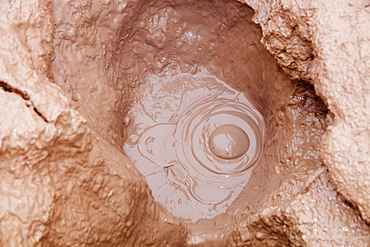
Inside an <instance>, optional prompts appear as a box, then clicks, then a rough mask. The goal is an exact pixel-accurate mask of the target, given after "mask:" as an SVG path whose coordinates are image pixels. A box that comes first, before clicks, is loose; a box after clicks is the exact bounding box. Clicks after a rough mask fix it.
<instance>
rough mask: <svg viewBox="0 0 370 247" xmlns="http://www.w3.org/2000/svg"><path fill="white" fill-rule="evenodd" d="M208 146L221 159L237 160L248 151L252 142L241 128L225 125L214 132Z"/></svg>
mask: <svg viewBox="0 0 370 247" xmlns="http://www.w3.org/2000/svg"><path fill="white" fill-rule="evenodd" d="M208 146H209V149H210V150H211V152H212V153H213V154H214V155H216V156H217V157H219V158H222V159H236V158H239V157H240V156H242V155H243V154H245V153H246V152H247V151H248V149H249V146H250V140H249V137H248V135H247V134H246V133H245V132H244V131H243V130H242V129H241V128H239V127H237V126H235V125H233V124H225V125H221V126H219V127H217V128H216V129H215V130H214V131H213V132H212V134H211V136H210V137H209V144H208Z"/></svg>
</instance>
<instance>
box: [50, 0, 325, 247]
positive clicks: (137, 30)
mask: <svg viewBox="0 0 370 247" xmlns="http://www.w3.org/2000/svg"><path fill="white" fill-rule="evenodd" d="M58 9H61V11H60V13H59V12H56V16H57V17H56V18H57V19H58V18H59V17H58V16H62V15H63V12H62V8H58ZM120 9H122V15H119V16H120V18H121V19H117V20H116V19H115V20H114V22H113V24H111V23H112V22H111V21H110V22H109V23H110V24H111V25H116V26H114V27H115V28H116V30H118V31H117V32H116V34H115V35H116V36H114V37H115V38H113V39H112V38H109V35H107V34H106V35H100V36H98V35H97V36H94V35H95V33H94V35H92V36H86V37H85V36H84V37H81V39H85V40H84V41H85V42H86V43H83V44H84V46H83V45H81V46H76V45H70V46H68V45H66V43H68V42H70V40H69V39H67V38H66V37H64V36H63V35H68V34H69V33H68V28H65V27H64V26H63V25H59V26H58V28H57V31H56V32H57V35H56V39H55V44H56V60H55V61H54V64H53V66H54V67H53V68H54V76H55V79H56V82H57V83H58V84H59V85H60V86H61V87H62V88H63V89H64V90H65V91H66V92H69V94H70V95H71V98H72V99H74V103H75V106H76V108H77V109H80V112H81V114H83V115H84V116H85V117H86V118H87V119H88V124H89V126H90V127H91V128H92V129H93V130H94V131H96V133H97V134H98V135H99V136H101V137H102V138H104V139H105V140H107V141H108V142H109V143H110V144H112V145H114V146H115V147H116V148H117V149H120V150H122V152H124V153H126V154H127V155H128V156H129V157H130V158H131V160H132V161H133V163H134V164H135V166H136V168H137V169H138V170H139V171H140V172H141V173H142V174H143V175H144V176H145V178H146V180H147V183H148V185H149V187H150V188H151V190H152V194H153V196H154V198H155V200H156V201H157V202H160V203H161V204H162V205H163V206H164V207H165V208H166V209H167V211H169V212H170V213H171V214H172V215H174V216H176V217H178V218H181V219H182V220H183V221H182V222H186V223H187V224H189V225H187V226H188V227H189V229H190V228H191V229H193V230H192V234H194V235H197V234H198V233H199V234H200V235H201V236H203V235H204V234H203V233H204V231H205V232H208V233H207V234H211V235H212V236H211V235H210V236H209V237H210V238H214V236H218V237H220V236H221V235H222V236H224V234H226V235H227V233H228V231H231V230H230V229H232V228H231V227H230V226H231V225H232V224H233V222H232V219H231V218H229V216H230V215H233V217H237V218H242V219H246V218H249V217H251V216H253V215H259V214H260V213H261V210H263V209H264V207H265V205H281V204H283V203H284V202H285V201H287V200H290V199H292V198H294V197H295V196H296V195H297V194H298V193H299V192H300V190H301V188H302V187H303V186H306V185H307V184H308V183H309V182H308V181H312V179H315V178H316V177H318V176H320V175H321V174H323V173H325V170H324V169H322V164H321V162H320V160H319V155H320V150H319V142H320V137H321V135H322V134H323V133H324V130H325V128H326V125H327V123H326V120H325V119H326V115H327V109H326V107H325V105H324V103H323V102H322V101H321V99H320V98H319V97H317V96H316V95H315V92H314V89H313V87H312V86H311V85H310V84H309V83H307V82H301V81H292V80H291V78H290V77H289V76H288V75H286V74H285V73H284V72H283V71H282V69H281V68H280V67H279V66H278V65H277V63H276V61H275V60H274V58H273V57H272V56H271V55H270V54H269V53H268V52H267V51H266V49H265V48H264V47H263V45H262V44H261V42H260V40H261V38H262V33H261V30H260V28H259V26H257V25H256V24H254V23H253V22H252V20H251V19H252V17H253V15H254V12H253V11H252V9H250V8H249V7H248V6H247V5H244V4H241V3H239V2H237V1H229V0H216V1H207V0H205V1H191V0H189V1H184V0H171V1H162V0H160V1H137V2H129V3H127V5H125V6H121V7H120ZM91 18H94V16H92V17H91ZM103 27H104V26H103ZM76 29H77V30H78V29H79V30H86V29H87V30H88V27H85V26H84V25H83V24H81V26H79V27H76ZM102 30H103V31H101V32H102V33H104V34H105V32H107V33H109V34H111V33H110V31H106V29H104V28H102ZM63 39H64V40H63ZM99 40H105V41H106V42H107V43H104V42H102V43H101V44H102V46H101V47H100V46H99V45H100V44H99V43H98V45H97V41H99ZM107 40H109V42H110V43H109V42H108V41H107ZM94 42H95V43H94ZM72 43H73V42H72ZM107 44H109V45H107ZM89 45H91V46H92V47H93V49H91V48H90V47H89ZM81 47H83V48H81ZM93 52H95V53H93ZM71 57H75V58H76V59H75V61H77V62H78V61H83V60H84V58H85V59H86V60H87V61H89V62H86V61H84V63H81V66H79V67H78V71H76V70H74V67H75V66H72V65H71V63H70V62H69V60H70V59H71ZM97 58H101V60H99V59H97ZM84 66H85V67H84ZM91 68H94V69H93V70H92V69H91ZM81 71H84V72H83V73H82V72H81ZM67 72H68V73H67ZM80 81H82V82H83V81H91V82H92V83H90V84H87V83H79V82H80ZM225 126H229V127H230V126H231V127H232V128H231V130H230V129H229V130H228V133H229V135H228V136H226V135H223V137H222V135H220V134H222V133H223V131H222V129H224V127H225ZM227 128H228V127H227ZM232 129H234V130H232ZM231 132H235V133H236V134H235V136H237V138H236V137H235V136H234V137H233V136H232V135H230V133H231ZM217 133H218V134H217ZM216 134H217V135H216ZM223 134H224V133H223ZM244 134H245V135H244ZM216 136H218V137H222V138H224V139H223V140H224V141H225V136H226V142H223V141H218V143H221V144H222V143H224V144H222V145H220V146H218V145H214V140H215V138H216ZM232 139H233V140H235V139H238V141H237V142H235V143H233V144H230V142H232ZM239 142H242V143H243V144H240V143H239ZM229 146H231V147H234V148H235V151H237V154H235V153H233V150H231V151H230V150H226V149H227V148H228V147H229ZM222 150H224V151H225V150H226V151H228V152H229V153H227V152H226V153H225V152H223V151H222ZM222 215H229V216H227V219H224V218H222V217H223V216H222ZM194 222H198V223H199V222H201V223H202V224H203V225H204V224H205V225H206V226H207V227H206V228H204V229H211V228H212V229H213V228H215V229H216V230H215V231H217V228H218V227H214V225H212V224H213V223H212V222H221V223H218V225H222V227H220V228H223V230H221V233H220V235H217V234H215V233H214V232H213V230H212V231H211V230H210V231H208V230H204V231H203V230H200V231H198V230H199V229H198V226H199V224H198V226H194V225H192V223H194ZM205 222H207V223H205ZM208 223H209V224H210V225H207V224H208ZM208 226H209V227H208ZM194 229H197V230H194ZM256 229H257V228H256ZM196 232H198V233H196ZM202 234H203V235H202ZM207 234H206V235H207ZM202 238H208V237H204V236H203V237H202ZM196 239H198V238H196ZM191 241H193V240H191ZM194 241H195V242H191V243H196V242H197V241H198V240H194Z"/></svg>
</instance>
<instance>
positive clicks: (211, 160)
mask: <svg viewBox="0 0 370 247" xmlns="http://www.w3.org/2000/svg"><path fill="white" fill-rule="evenodd" d="M133 12H135V11H133ZM252 15H253V11H252V10H251V9H250V8H248V7H247V6H245V5H242V4H241V3H238V2H235V1H193V2H191V1H190V2H184V1H178V2H176V1H174V2H172V3H169V2H166V1H157V2H156V3H155V4H149V2H147V3H146V4H145V5H142V6H141V7H140V8H139V9H138V10H137V12H135V18H136V19H135V20H134V21H133V22H132V29H131V30H130V31H129V32H128V33H127V34H126V35H125V38H124V39H123V40H122V42H121V44H122V46H121V47H120V49H121V50H122V51H123V54H125V56H123V57H122V59H123V60H122V64H124V67H123V69H124V70H125V73H126V80H127V83H128V84H129V85H132V87H134V90H133V92H134V94H133V100H134V101H133V104H132V107H131V109H130V111H129V113H128V115H127V116H126V117H128V118H129V119H130V120H129V122H130V124H129V125H128V128H127V136H128V137H127V140H126V142H125V145H124V151H125V153H126V154H127V155H128V156H129V157H130V158H131V160H132V161H133V162H134V163H135V166H136V167H137V168H138V170H139V171H140V172H141V173H142V174H143V175H144V176H145V178H146V180H147V182H148V184H149V186H150V187H151V189H152V191H153V195H154V197H155V199H156V200H157V201H159V202H160V203H162V204H163V205H164V206H165V207H166V209H167V210H168V211H169V212H170V213H171V214H172V215H174V216H176V217H179V218H182V219H184V220H188V221H192V222H195V221H197V220H199V219H201V218H208V219H209V218H213V217H215V216H216V215H218V214H220V213H224V212H226V209H227V208H228V206H229V205H230V203H231V202H232V201H233V200H234V199H235V198H236V197H237V196H238V195H239V193H240V192H241V191H242V189H243V187H244V186H245V185H246V184H247V183H248V180H249V177H250V176H251V172H252V170H253V167H254V166H256V165H257V164H258V162H259V160H260V157H261V155H262V149H263V140H264V132H265V126H264V125H265V124H264V119H263V115H262V114H261V110H262V109H261V104H260V103H259V98H260V95H258V94H256V92H254V89H253V87H255V86H252V85H251V84H256V83H257V82H256V80H257V78H253V76H252V75H251V74H252V73H254V72H253V71H248V69H245V65H246V64H249V63H253V60H254V57H253V55H256V54H255V50H256V48H255V47H256V46H258V45H257V42H259V39H260V37H259V33H258V31H257V30H258V29H257V27H256V26H255V25H254V24H252V23H251V21H250V19H251V16H252ZM127 18H129V19H133V18H134V16H130V17H127ZM250 50H253V52H252V53H250V52H248V51H250ZM249 69H251V70H253V68H249Z"/></svg>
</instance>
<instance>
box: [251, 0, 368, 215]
mask: <svg viewBox="0 0 370 247" xmlns="http://www.w3.org/2000/svg"><path fill="white" fill-rule="evenodd" d="M246 2H247V3H248V4H249V5H250V6H251V7H252V8H253V9H255V11H256V16H255V17H254V20H255V21H256V22H257V23H260V25H261V27H262V30H263V33H264V38H263V43H264V44H265V46H266V48H267V49H268V50H269V51H270V52H271V53H272V54H273V55H274V57H275V58H277V60H278V61H279V64H280V65H282V66H283V68H284V69H285V71H287V72H288V73H289V74H291V75H292V76H293V77H295V78H301V79H309V80H311V81H312V83H313V84H314V85H315V88H316V91H317V93H318V94H319V95H320V96H321V97H322V98H323V100H324V101H325V103H326V104H327V106H328V108H329V110H330V111H331V112H332V113H333V114H334V115H335V118H334V122H333V124H332V125H331V126H330V127H329V129H328V130H327V131H326V133H325V135H324V136H323V139H322V142H321V148H322V156H321V157H322V159H323V161H324V162H325V165H326V166H327V167H328V168H329V172H330V177H331V179H332V181H333V182H334V184H335V186H336V187H337V189H338V190H339V191H340V193H341V194H342V195H343V196H344V197H345V198H346V200H348V201H349V202H351V203H352V204H354V205H355V206H357V207H358V208H359V209H360V211H361V214H362V217H363V218H364V219H365V220H366V221H368V222H369V221H370V207H369V205H370V193H369V191H370V168H369V167H370V166H369V162H370V155H369V152H368V150H370V136H369V126H370V123H369V121H370V120H369V119H370V115H369V114H370V109H369V99H370V97H369V93H370V86H369V83H368V81H369V78H370V74H369V73H370V72H369V66H370V65H369V57H370V53H369V51H370V44H369V43H370V31H369V29H368V28H367V26H368V25H369V21H370V17H369V16H370V15H369V4H368V2H367V1H356V2H352V1H341V2H340V3H337V2H336V3H333V2H328V1H313V2H312V1H311V2H300V1H294V0H284V1H272V2H269V3H267V2H262V1H246Z"/></svg>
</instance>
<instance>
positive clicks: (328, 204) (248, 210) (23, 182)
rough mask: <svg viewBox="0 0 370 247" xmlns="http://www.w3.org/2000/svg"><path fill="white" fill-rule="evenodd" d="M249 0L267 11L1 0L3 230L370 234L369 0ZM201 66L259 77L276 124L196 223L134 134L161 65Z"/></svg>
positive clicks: (240, 83)
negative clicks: (163, 186)
mask: <svg viewBox="0 0 370 247" xmlns="http://www.w3.org/2000/svg"><path fill="white" fill-rule="evenodd" d="M245 2H246V3H247V4H248V5H249V6H251V8H253V10H254V12H253V11H252V9H249V8H248V7H247V6H245V5H242V4H240V3H239V2H236V1H228V0H227V1H226V0H217V1H199V0H197V1H195V0H186V1H185V0H173V1H145V0H139V1H135V2H127V1H120V0H114V1H84V0H71V1H47V0H39V1H36V0H30V1H24V0H23V1H22V0H17V1H7V2H3V3H2V4H1V6H0V10H1V12H0V17H1V18H0V34H1V42H0V107H1V112H2V114H1V115H0V122H1V128H0V168H1V173H0V176H1V185H0V226H1V231H0V245H2V246H87V245H92V246H244V245H246V246H248V245H252V246H302V245H303V246H320V245H321V246H343V245H348V246H351V245H353V246H366V245H369V243H370V231H369V226H368V225H367V224H366V222H367V223H369V222H370V206H369V205H370V170H369V169H370V168H369V167H370V166H369V161H370V154H369V150H370V141H369V140H370V130H369V121H370V116H369V114H370V109H369V106H370V104H369V103H370V102H369V99H370V97H369V93H370V88H369V87H370V86H369V83H368V80H369V78H370V74H369V73H370V72H369V71H370V70H369V66H370V65H369V61H370V47H369V41H370V31H369V29H368V25H369V23H370V18H369V16H370V13H369V5H368V3H367V2H366V1H364V0H361V1H356V2H354V1H349V0H347V1H340V2H338V1H325V0H316V1H307V2H302V1H295V0H273V1H257V0H247V1H245ZM192 8H193V9H194V11H191V10H192ZM246 8H248V9H246ZM241 9H243V10H245V11H244V12H243V11H241ZM203 10H204V11H203ZM197 11H199V13H200V16H202V17H203V19H202V18H197V15H198V16H199V14H197V13H198V12H197ZM168 13H170V14H172V15H174V16H176V17H178V18H180V19H181V18H184V19H186V21H187V22H192V21H193V22H194V23H193V24H194V25H193V26H195V27H197V26H198V27H202V28H198V29H193V30H194V32H195V33H197V34H199V35H198V36H195V37H194V36H189V32H186V31H189V30H190V29H187V28H188V26H187V25H185V26H183V27H182V29H174V28H173V26H171V25H167V24H168V23H167V22H165V21H164V20H167V21H168V19H166V18H168V16H171V15H169V14H168ZM241 13H244V14H241ZM254 14H255V15H254ZM184 15H185V16H184ZM208 15H209V16H208ZM181 16H183V17H181ZM253 16H254V17H253ZM187 17H192V18H187ZM252 17H253V21H255V22H256V23H257V24H258V25H257V24H254V23H253V21H252ZM204 18H205V19H208V20H215V21H212V24H215V26H216V27H217V29H216V31H215V32H211V31H210V29H207V27H208V26H210V24H209V23H207V22H201V21H200V20H204ZM240 19H243V20H245V21H246V22H248V26H249V27H248V30H245V29H243V31H245V32H246V35H245V36H244V38H243V39H241V40H239V39H236V38H235V36H234V34H235V33H236V32H239V31H240V30H241V29H240ZM173 20H175V21H176V18H173V19H171V20H170V21H169V23H170V22H171V21H173ZM134 23H135V25H134ZM136 24H138V26H137V25H136ZM171 28H172V29H171ZM178 36H179V37H182V39H180V38H178ZM202 37H206V38H205V39H202ZM197 38H198V39H200V40H201V42H198V43H197V41H199V40H198V39H197ZM207 38H208V39H207ZM170 41H171V42H175V43H176V41H177V42H178V43H176V44H180V45H182V48H183V50H181V49H179V47H175V48H173V50H170V51H169V50H168V49H167V48H168V46H166V45H167V44H169V42H170ZM260 41H262V42H260ZM195 44H199V45H201V46H195ZM240 47H242V48H243V49H242V51H241V52H240V50H238V49H237V48H240ZM178 51H180V52H178ZM243 51H245V53H243ZM176 52H178V53H176ZM200 66H205V67H207V69H208V70H209V71H210V73H212V75H213V76H215V77H217V78H218V79H220V80H222V81H224V82H226V83H228V84H229V86H230V87H232V88H234V89H235V90H238V91H242V92H245V93H247V92H249V94H248V95H249V96H250V98H251V100H253V102H257V103H258V105H259V106H261V114H262V115H263V117H264V121H265V126H266V139H265V143H264V153H263V157H262V159H261V163H260V164H259V165H258V166H257V167H256V168H255V169H254V170H253V174H251V176H250V180H249V182H248V183H247V184H246V185H245V187H244V189H243V190H242V191H241V192H240V195H239V196H238V197H237V198H236V199H235V200H234V202H233V203H232V204H231V205H230V206H229V207H228V208H227V210H226V212H224V213H222V214H219V215H217V216H216V217H215V218H213V219H207V220H205V219H204V220H202V219H201V220H199V221H198V222H197V223H186V222H182V221H181V220H179V219H177V218H176V217H174V216H172V215H170V214H169V213H168V212H167V211H166V209H165V208H164V207H163V206H162V205H161V204H160V203H158V202H157V201H155V199H154V197H153V196H152V191H151V190H150V189H149V186H148V184H147V182H146V180H145V177H144V176H143V175H142V174H141V173H140V172H139V171H138V170H137V169H136V168H135V166H134V165H133V164H132V162H131V161H130V160H129V158H128V157H127V156H126V155H125V154H124V151H123V149H122V148H123V146H124V144H125V140H126V138H127V131H126V130H127V127H128V126H129V125H130V124H131V123H132V122H131V121H132V119H130V118H128V117H127V116H128V111H129V110H130V109H131V108H132V105H133V104H135V101H134V97H133V95H134V94H133V91H134V90H135V89H137V88H139V87H140V85H143V84H144V83H143V82H145V79H146V78H147V76H148V75H149V74H155V75H156V76H158V77H160V76H165V75H170V76H173V75H175V74H177V73H185V74H186V73H187V74H190V75H196V73H197V72H198V69H199V67H200ZM171 73H172V74H171ZM292 78H293V79H295V80H292ZM316 93H317V94H318V95H319V96H320V97H319V96H317V95H316Z"/></svg>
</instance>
